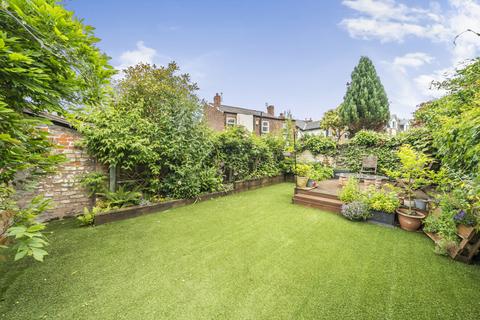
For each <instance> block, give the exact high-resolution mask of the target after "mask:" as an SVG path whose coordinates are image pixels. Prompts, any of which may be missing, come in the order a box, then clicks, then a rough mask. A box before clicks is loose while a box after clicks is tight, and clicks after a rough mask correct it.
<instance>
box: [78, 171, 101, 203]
mask: <svg viewBox="0 0 480 320" xmlns="http://www.w3.org/2000/svg"><path fill="white" fill-rule="evenodd" d="M106 181H107V176H106V175H105V174H104V173H103V172H98V171H94V172H89V173H87V174H85V175H84V176H82V177H81V179H80V185H81V186H82V187H84V188H85V189H87V191H88V195H89V196H90V197H93V196H95V195H96V194H97V193H100V192H104V191H105V189H106Z"/></svg>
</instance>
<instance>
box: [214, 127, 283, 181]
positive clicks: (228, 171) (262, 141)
mask: <svg viewBox="0 0 480 320" xmlns="http://www.w3.org/2000/svg"><path fill="white" fill-rule="evenodd" d="M284 147H285V140H284V139H282V138H280V137H275V136H271V135H264V136H261V137H258V136H256V135H254V134H252V133H250V132H248V131H247V130H246V129H245V128H243V127H233V128H229V129H228V130H225V131H223V132H221V133H219V134H217V135H216V137H215V150H214V155H215V158H216V159H217V160H218V162H219V163H221V164H222V166H221V167H222V171H223V175H224V177H225V180H226V181H228V182H232V181H239V180H245V179H253V178H260V177H269V176H275V175H278V174H280V173H281V172H282V167H284V165H283V160H284V155H283V150H284Z"/></svg>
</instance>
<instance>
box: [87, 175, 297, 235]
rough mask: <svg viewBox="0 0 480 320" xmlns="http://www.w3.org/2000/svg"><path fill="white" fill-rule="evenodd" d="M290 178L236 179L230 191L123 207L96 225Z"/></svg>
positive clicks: (97, 218) (96, 220)
mask: <svg viewBox="0 0 480 320" xmlns="http://www.w3.org/2000/svg"><path fill="white" fill-rule="evenodd" d="M290 180H291V179H290V177H289V176H288V175H280V176H276V177H268V178H260V179H254V180H244V181H236V182H235V183H234V184H233V190H230V191H221V192H214V193H208V194H204V195H200V196H198V197H197V198H194V199H178V200H172V201H168V202H162V203H156V204H152V205H148V206H134V207H127V208H121V209H118V210H114V211H109V212H107V213H105V214H101V215H97V216H96V217H95V225H97V226H98V225H102V224H105V223H110V222H114V221H120V220H126V219H130V218H135V217H139V216H143V215H146V214H151V213H156V212H162V211H166V210H169V209H172V208H178V207H183V206H186V205H189V204H192V203H196V202H200V201H205V200H210V199H214V198H219V197H224V196H227V195H230V194H234V193H238V192H243V191H247V190H252V189H257V188H261V187H266V186H270V185H273V184H277V183H282V182H286V181H290Z"/></svg>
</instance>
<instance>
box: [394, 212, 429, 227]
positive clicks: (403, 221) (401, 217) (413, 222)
mask: <svg viewBox="0 0 480 320" xmlns="http://www.w3.org/2000/svg"><path fill="white" fill-rule="evenodd" d="M397 213H398V222H399V223H400V228H402V229H403V230H407V231H417V230H418V229H419V228H420V226H421V225H422V220H423V219H424V218H425V215H424V214H423V213H420V212H417V215H416V216H412V215H410V214H408V210H406V209H403V210H402V209H398V210H397Z"/></svg>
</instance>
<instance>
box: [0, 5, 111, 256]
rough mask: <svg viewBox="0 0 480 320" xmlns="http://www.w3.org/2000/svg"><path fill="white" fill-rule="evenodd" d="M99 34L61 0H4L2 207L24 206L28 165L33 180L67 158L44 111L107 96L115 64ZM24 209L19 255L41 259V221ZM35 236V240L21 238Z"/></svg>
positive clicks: (0, 18)
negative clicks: (18, 188) (20, 179)
mask: <svg viewBox="0 0 480 320" xmlns="http://www.w3.org/2000/svg"><path fill="white" fill-rule="evenodd" d="M97 41H98V39H97V38H95V37H94V35H93V28H91V27H89V26H86V25H84V24H83V23H82V22H81V21H80V20H79V19H77V18H75V17H74V16H73V13H72V12H69V11H67V10H65V9H64V8H63V7H62V6H61V5H59V4H56V1H53V0H47V1H45V0H41V1H40V0H30V1H27V0H8V1H1V2H0V87H1V88H2V90H0V198H1V199H2V200H3V201H1V203H0V211H1V210H17V211H18V208H16V207H15V204H14V202H13V201H12V195H13V189H12V182H13V180H14V179H15V177H16V176H17V173H18V172H19V171H22V172H23V173H25V174H27V173H28V175H26V179H25V180H29V181H30V180H32V179H33V178H34V176H36V175H39V174H45V173H47V172H50V171H51V170H53V168H54V165H55V164H57V163H58V162H59V161H61V157H60V156H58V155H54V154H52V152H51V147H52V146H51V144H50V142H49V141H48V140H47V135H46V132H45V131H43V130H41V129H40V128H39V127H40V126H42V125H44V124H46V121H45V120H42V119H41V118H39V117H38V115H39V114H40V113H42V112H56V113H57V114H60V115H62V114H64V113H65V111H64V110H65V109H66V108H69V107H71V106H73V105H88V104H95V103H98V102H99V101H100V100H102V97H103V95H104V92H105V90H107V84H108V81H109V77H110V75H111V74H112V73H113V71H112V68H111V67H110V66H109V65H108V58H107V57H106V56H105V55H103V54H102V53H101V52H100V51H99V50H98V48H97V47H96V46H95V43H96V42H97ZM26 112H28V113H29V115H28V114H27V113H26ZM38 201H39V203H40V202H41V201H40V200H38ZM32 205H35V204H32ZM39 208H46V206H39ZM32 212H35V214H38V213H40V211H39V210H35V211H32ZM19 216H21V213H20V212H17V215H16V217H15V218H14V223H15V225H14V227H13V228H16V229H13V231H12V230H10V231H9V232H8V234H9V235H11V236H12V237H15V238H16V239H17V240H18V241H17V249H18V252H19V253H20V252H22V254H20V255H19V256H17V257H24V256H29V255H31V256H33V257H34V258H36V259H38V260H41V259H40V257H42V258H43V256H42V255H41V254H40V253H39V251H38V250H37V251H35V250H34V249H33V248H37V249H38V248H39V246H40V247H41V246H43V242H42V240H38V241H37V240H35V241H34V239H40V238H39V237H37V236H32V232H34V233H35V234H38V233H39V232H41V228H40V227H35V226H34V225H35V224H36V222H35V219H34V218H32V219H30V220H29V222H28V223H27V222H26V221H25V220H24V219H20V218H18V217H19ZM32 228H33V229H34V231H32V230H33V229H32ZM30 236H32V237H31V238H30V241H25V242H22V241H21V240H22V239H27V238H29V237H30ZM20 244H23V245H27V247H28V248H25V247H22V246H18V245H20ZM35 246H36V247H35ZM35 252H36V253H35ZM23 253H25V254H23Z"/></svg>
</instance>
